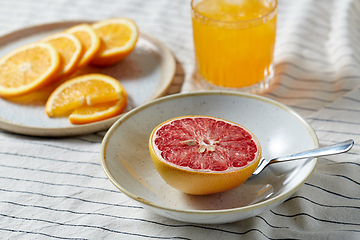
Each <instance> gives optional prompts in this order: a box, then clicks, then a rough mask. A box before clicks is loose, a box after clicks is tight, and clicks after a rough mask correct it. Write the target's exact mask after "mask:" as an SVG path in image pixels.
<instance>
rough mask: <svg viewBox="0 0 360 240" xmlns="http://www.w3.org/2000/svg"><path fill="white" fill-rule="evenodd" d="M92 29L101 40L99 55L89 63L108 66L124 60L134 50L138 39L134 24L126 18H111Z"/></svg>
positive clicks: (98, 23)
mask: <svg viewBox="0 0 360 240" xmlns="http://www.w3.org/2000/svg"><path fill="white" fill-rule="evenodd" d="M92 28H94V30H95V31H96V32H97V34H98V35H99V37H100V39H101V46H100V50H99V53H98V54H97V55H96V56H95V58H94V59H93V60H92V61H91V62H90V63H91V64H93V65H99V66H109V65H113V64H115V63H117V62H119V61H121V60H123V59H124V58H126V57H127V56H128V55H129V54H130V53H131V52H132V51H133V49H134V48H135V45H136V42H137V39H138V37H139V30H138V27H137V25H136V23H135V22H134V21H133V20H131V19H128V18H111V19H107V20H103V21H99V22H96V23H94V24H93V25H92Z"/></svg>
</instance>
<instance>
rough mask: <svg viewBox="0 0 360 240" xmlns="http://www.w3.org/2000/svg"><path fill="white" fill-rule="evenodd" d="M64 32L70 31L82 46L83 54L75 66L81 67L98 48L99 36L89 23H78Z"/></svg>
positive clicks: (93, 55)
mask: <svg viewBox="0 0 360 240" xmlns="http://www.w3.org/2000/svg"><path fill="white" fill-rule="evenodd" d="M65 32H69V33H72V34H73V35H74V36H75V37H76V38H77V39H79V40H80V42H81V44H82V46H83V55H82V57H81V59H80V61H79V62H78V66H77V68H81V67H83V66H85V65H86V64H88V63H89V62H90V60H92V59H93V58H94V57H95V55H96V54H97V52H98V50H99V49H100V38H99V36H98V35H97V33H96V32H95V30H94V29H93V28H92V27H91V26H90V25H89V24H85V23H84V24H80V25H76V26H74V27H71V28H69V29H67V30H66V31H65Z"/></svg>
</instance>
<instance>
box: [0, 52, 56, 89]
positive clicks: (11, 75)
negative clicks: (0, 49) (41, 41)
mask: <svg viewBox="0 0 360 240" xmlns="http://www.w3.org/2000/svg"><path fill="white" fill-rule="evenodd" d="M35 55H37V57H34V56H35ZM19 59H21V61H22V64H21V65H19V66H18V61H19ZM50 65H51V59H50V56H49V55H48V53H47V50H44V49H43V48H40V47H37V48H33V49H28V50H26V51H24V52H19V53H17V54H15V55H14V56H12V57H10V58H9V59H8V60H7V65H5V66H4V65H1V66H0V72H1V77H0V85H1V86H4V87H7V88H17V87H20V86H23V85H27V84H29V83H31V82H33V81H35V80H36V79H37V78H38V77H39V75H41V74H43V73H44V72H45V71H47V70H48V68H49V67H50ZM9 79H11V81H9Z"/></svg>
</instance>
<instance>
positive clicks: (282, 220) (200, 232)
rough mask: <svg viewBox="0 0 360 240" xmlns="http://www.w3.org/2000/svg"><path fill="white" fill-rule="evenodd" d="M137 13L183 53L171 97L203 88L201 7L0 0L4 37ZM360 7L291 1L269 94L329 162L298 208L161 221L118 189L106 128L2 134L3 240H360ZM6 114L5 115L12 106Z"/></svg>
mask: <svg viewBox="0 0 360 240" xmlns="http://www.w3.org/2000/svg"><path fill="white" fill-rule="evenodd" d="M115 16H125V17H129V18H132V19H134V20H135V21H136V22H137V23H138V25H139V28H140V29H141V30H144V31H146V32H149V33H151V34H152V35H153V36H155V37H156V38H158V39H159V40H160V41H162V42H163V43H164V44H165V45H166V46H167V47H168V48H169V49H170V50H171V51H172V52H173V54H174V55H175V57H176V60H177V71H176V76H175V79H174V83H173V85H172V86H171V88H170V89H169V93H175V92H179V91H182V92H189V91H196V90H198V89H197V87H196V86H195V85H194V84H193V80H192V74H193V70H194V54H193V43H192V28H191V18H190V1H189V0H186V1H184V0H173V1H168V0H147V1H146V0H121V1H116V0H101V1H97V0H76V1H70V0H56V1H46V0H37V1H31V0H16V1H14V0H0V35H4V34H6V33H9V32H12V31H15V30H18V29H21V28H24V27H28V26H33V25H37V24H43V23H49V22H57V21H64V20H101V19H106V18H109V17H115ZM359 83H360V1H359V0H319V1H316V0H302V1H292V0H280V1H279V14H278V32H277V42H276V49H275V79H274V82H273V85H272V87H271V89H270V90H269V91H268V92H266V93H264V94H263V95H264V96H266V97H269V98H271V99H274V100H277V101H279V102H281V103H284V104H286V105H287V106H290V107H291V108H293V109H294V110H295V111H297V112H298V113H299V114H300V115H301V116H303V117H304V118H305V119H306V120H307V121H308V122H309V123H310V124H311V125H312V127H313V128H314V129H315V130H316V133H317V135H318V137H319V140H320V144H321V145H327V144H332V143H336V142H339V141H342V140H346V139H349V138H353V139H354V140H355V143H356V144H355V146H354V148H353V149H352V150H351V151H350V152H348V153H346V154H342V155H338V156H333V157H323V158H320V159H319V164H318V166H317V168H316V170H315V172H314V174H313V175H312V176H311V177H310V178H309V180H308V181H307V182H306V183H305V184H304V185H303V186H302V187H301V188H300V189H299V190H298V191H297V192H296V193H295V194H294V195H293V196H292V197H290V198H289V199H288V200H287V201H286V202H284V203H283V204H281V205H279V206H278V207H275V208H273V209H271V210H269V211H266V212H264V213H263V214H261V215H259V216H256V217H253V218H250V219H247V220H243V221H239V222H235V223H231V224H225V225H199V224H188V223H183V222H178V221H174V220H170V219H167V218H164V217H160V216H158V215H155V214H153V213H152V212H149V211H147V210H145V209H143V208H142V207H141V206H140V205H138V204H137V203H136V202H134V201H133V200H130V199H129V198H128V197H127V196H126V195H124V194H123V193H121V192H120V191H118V190H117V189H116V188H115V187H114V186H113V185H112V184H111V182H110V181H109V180H108V179H107V178H106V176H105V174H104V172H103V170H102V168H101V165H100V163H99V162H100V161H99V160H100V159H99V151H100V144H101V141H102V138H103V136H104V134H105V132H96V133H94V134H89V135H84V136H77V137H69V138H40V137H32V136H23V135H19V134H14V133H11V132H8V131H5V130H0V179H1V180H0V239H208V240H210V239H360V174H359V172H360V145H359V142H360V90H359ZM0 111H1V110H0Z"/></svg>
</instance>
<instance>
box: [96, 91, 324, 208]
mask: <svg viewBox="0 0 360 240" xmlns="http://www.w3.org/2000/svg"><path fill="white" fill-rule="evenodd" d="M199 95H200V96H201V95H229V96H237V97H246V98H253V99H257V100H260V101H264V102H267V103H270V104H272V105H276V106H278V107H280V108H282V109H284V110H285V111H287V112H289V113H290V114H292V115H293V116H295V117H296V118H297V119H298V120H299V121H300V122H301V123H302V124H303V125H304V126H305V127H306V128H307V130H308V131H309V133H310V135H311V137H312V139H313V142H314V146H315V147H316V148H317V147H319V140H318V137H317V135H316V133H315V130H314V129H313V128H312V127H311V126H310V124H309V123H307V122H306V120H305V119H304V118H302V117H301V116H300V115H299V114H298V113H297V112H295V111H294V110H293V109H291V108H290V107H288V106H286V105H284V104H282V103H279V102H277V101H275V100H272V99H269V98H266V97H263V96H259V95H255V94H250V93H244V92H234V91H227V90H226V91H224V90H207V91H200V92H190V93H177V94H173V95H168V96H165V97H161V98H158V99H155V100H153V101H151V102H148V103H145V104H143V105H141V106H138V107H137V108H134V109H132V110H131V111H129V112H127V113H126V114H124V115H123V116H122V117H121V118H119V119H118V120H117V121H116V122H115V123H114V124H113V125H112V126H111V127H110V129H109V130H108V131H107V132H106V134H105V136H104V138H103V141H102V143H101V150H100V162H101V166H102V169H103V171H104V172H105V174H106V176H107V177H108V179H109V180H110V181H111V182H112V183H113V184H114V185H115V187H117V188H118V189H119V190H120V191H121V192H123V193H124V194H125V195H127V196H128V197H130V198H132V199H134V200H135V201H137V202H139V203H141V204H143V205H145V206H149V207H153V208H156V209H160V210H165V211H171V212H177V213H182V214H196V215H198V214H222V213H224V214H229V213H242V212H248V211H252V210H255V209H260V208H263V207H267V206H271V205H273V204H275V203H277V202H282V201H285V200H286V199H287V198H288V197H290V196H291V195H292V194H293V193H294V192H295V191H297V190H298V189H299V188H300V187H301V186H302V185H303V184H304V183H305V182H306V181H307V180H308V178H309V177H310V176H311V175H312V174H313V172H314V170H315V168H316V165H317V162H318V158H313V159H312V164H313V168H312V170H311V172H310V173H309V174H308V176H306V177H305V179H304V180H303V181H301V182H299V183H297V185H296V186H295V187H294V188H292V189H290V190H288V191H286V192H284V193H281V194H279V195H277V196H275V197H274V198H271V199H268V200H265V201H262V202H258V203H254V204H251V205H247V206H243V207H236V208H229V209H220V210H194V209H188V210H187V209H176V208H171V207H166V206H162V205H159V204H156V203H153V202H151V201H149V200H146V199H143V198H141V197H138V196H136V195H135V194H133V193H131V192H130V191H129V190H127V189H126V188H124V187H122V185H121V184H120V183H118V182H117V181H116V179H115V178H114V177H113V176H112V174H111V172H110V170H109V168H108V166H107V164H106V156H105V153H106V149H107V145H108V142H109V140H110V138H111V136H112V135H113V134H114V132H115V130H116V129H117V128H118V127H119V126H120V125H121V124H122V123H123V122H125V121H126V120H127V119H128V118H130V117H131V116H132V115H134V114H136V113H137V112H140V111H141V110H143V109H145V108H148V107H150V106H153V105H156V104H157V103H160V102H164V101H169V100H173V99H176V98H186V97H193V96H199Z"/></svg>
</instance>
